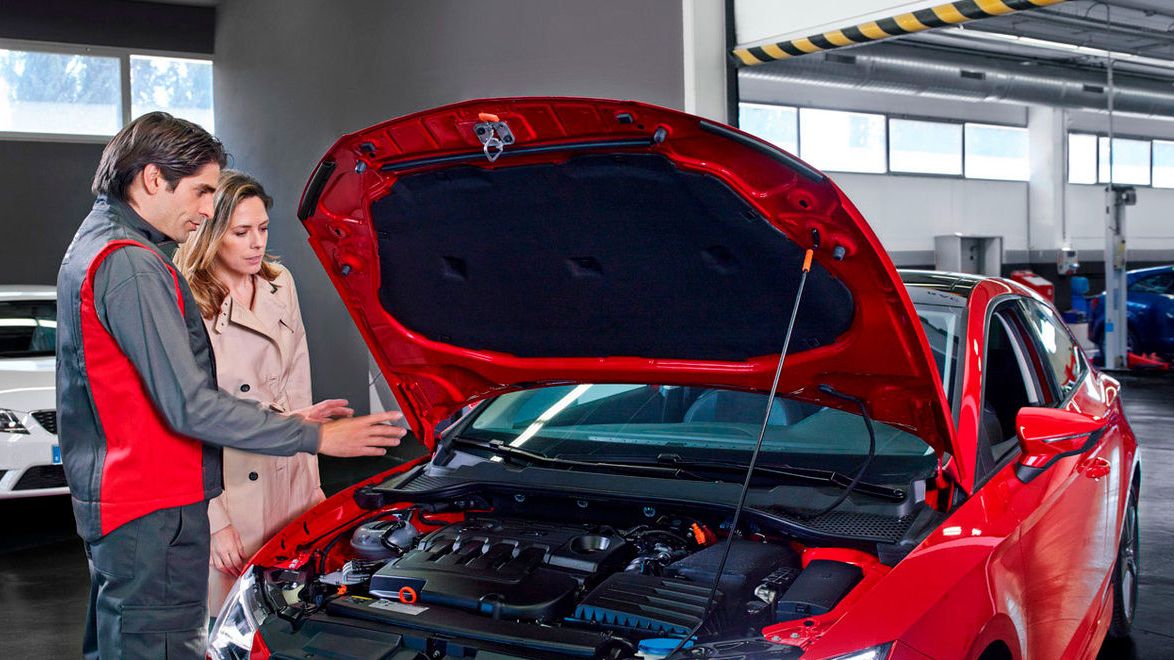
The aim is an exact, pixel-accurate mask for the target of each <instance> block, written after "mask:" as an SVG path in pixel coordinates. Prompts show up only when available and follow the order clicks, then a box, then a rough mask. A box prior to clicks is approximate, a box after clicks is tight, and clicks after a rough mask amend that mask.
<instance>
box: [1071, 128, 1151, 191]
mask: <svg viewBox="0 0 1174 660" xmlns="http://www.w3.org/2000/svg"><path fill="white" fill-rule="evenodd" d="M1071 135H1088V136H1091V137H1093V138H1095V139H1096V145H1097V148H1096V149H1094V153H1095V154H1096V161H1095V162H1094V163H1093V169H1094V171H1095V172H1096V173H1097V180H1096V181H1095V182H1093V183H1084V182H1076V181H1072V168H1071V167H1070V163H1069V160H1068V157H1067V155H1068V145H1069V142H1068V139H1069V136H1071ZM1108 137H1109V135H1108V133H1099V132H1097V131H1085V130H1075V131H1073V130H1070V131H1068V132H1067V133H1066V134H1065V140H1064V154H1065V158H1064V183H1065V184H1066V185H1070V186H1097V187H1100V188H1103V187H1105V186H1107V185H1110V184H1109V182H1108V181H1101V180H1100V178H1101V149H1100V141H1101V140H1102V139H1107V138H1108ZM1113 139H1115V140H1137V141H1139V142H1148V143H1149V145H1150V149H1149V152H1150V182H1149V183H1122V184H1119V185H1123V186H1133V187H1134V188H1154V189H1156V190H1174V186H1155V185H1154V143H1155V142H1162V143H1166V144H1170V145H1174V138H1167V137H1153V136H1145V135H1135V134H1132V133H1123V134H1118V133H1114V134H1113Z"/></svg>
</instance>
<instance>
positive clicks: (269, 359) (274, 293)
mask: <svg viewBox="0 0 1174 660" xmlns="http://www.w3.org/2000/svg"><path fill="white" fill-rule="evenodd" d="M253 277H254V279H255V284H256V287H255V291H256V292H255V293H254V298H253V308H252V309H251V310H250V309H249V308H247V307H245V306H244V305H241V304H238V303H237V302H236V301H234V300H233V298H232V296H228V297H227V298H225V300H224V304H223V305H221V306H220V313H219V314H218V315H217V316H215V317H214V318H211V319H204V323H205V325H207V327H208V337H209V339H210V340H211V342H212V349H213V351H214V353H215V355H216V381H217V384H218V385H219V386H220V389H222V390H224V391H225V392H228V393H229V394H232V395H233V396H236V397H239V398H242V399H249V400H252V401H256V402H257V403H258V405H262V406H265V407H268V408H270V409H272V410H276V411H278V412H290V411H293V410H298V409H300V408H305V407H306V406H309V405H310V404H311V403H312V400H311V393H310V357H309V353H308V352H307V349H306V331H305V328H304V327H303V326H302V314H301V308H300V307H299V305H298V296H297V291H296V290H295V288H294V282H293V278H292V277H291V276H290V274H289V271H288V270H285V269H284V268H283V269H281V274H280V275H278V277H277V279H275V280H274V281H273V282H268V281H266V280H265V279H264V278H262V277H260V276H257V275H254V276H253ZM323 499H325V496H324V495H323V494H322V488H321V485H320V481H319V478H318V457H317V456H313V455H310V454H297V455H295V456H264V455H261V454H253V453H250V452H244V451H238V450H236V449H228V448H226V449H225V450H224V492H223V493H222V494H221V495H220V496H218V497H216V498H215V499H213V500H212V501H211V502H209V503H208V520H209V523H210V527H211V531H212V532H213V533H215V532H218V531H220V530H222V529H224V528H225V527H226V526H228V525H232V526H233V527H235V528H236V531H237V533H239V534H240V537H241V543H242V544H243V545H244V550H245V557H251V556H252V555H253V554H254V553H255V552H257V550H259V549H260V548H261V545H262V544H264V543H265V541H267V540H269V538H270V537H272V536H273V535H274V534H276V533H277V532H278V531H280V530H281V529H282V528H283V527H285V525H286V524H288V523H289V522H290V521H291V520H293V519H294V518H295V517H297V516H299V515H301V514H302V513H303V512H304V511H305V510H306V509H308V508H310V507H311V506H313V505H315V504H317V503H318V502H321V501H322V500H323ZM234 581H235V578H233V577H232V576H230V575H228V574H226V573H222V572H220V571H218V570H216V569H215V568H210V569H209V579H208V611H209V616H217V615H218V614H219V613H220V606H221V604H222V603H223V602H224V598H225V596H227V595H228V590H229V589H230V588H232V584H233V582H234Z"/></svg>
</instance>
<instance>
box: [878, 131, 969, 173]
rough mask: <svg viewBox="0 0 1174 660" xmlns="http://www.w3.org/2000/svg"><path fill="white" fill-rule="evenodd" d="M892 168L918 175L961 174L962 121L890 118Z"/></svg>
mask: <svg viewBox="0 0 1174 660" xmlns="http://www.w3.org/2000/svg"><path fill="white" fill-rule="evenodd" d="M889 169H890V170H891V171H893V172H910V173H918V174H952V175H956V176H957V175H961V174H962V124H952V123H946V122H940V121H922V120H914V119H890V120H889Z"/></svg>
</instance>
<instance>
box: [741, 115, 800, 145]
mask: <svg viewBox="0 0 1174 660" xmlns="http://www.w3.org/2000/svg"><path fill="white" fill-rule="evenodd" d="M738 126H740V127H741V128H742V130H744V131H746V132H747V133H750V134H751V135H756V136H758V137H760V138H762V139H763V140H766V141H767V142H770V143H771V144H773V145H775V146H776V147H779V148H780V149H783V150H785V151H787V152H789V153H793V154H797V153H799V111H798V110H797V109H795V108H791V107H787V106H783V105H764V104H761V103H739V104H738Z"/></svg>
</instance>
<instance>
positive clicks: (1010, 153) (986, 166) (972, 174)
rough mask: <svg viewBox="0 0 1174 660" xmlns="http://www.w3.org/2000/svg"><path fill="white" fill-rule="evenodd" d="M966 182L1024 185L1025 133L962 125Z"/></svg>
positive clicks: (1027, 170) (1026, 174)
mask: <svg viewBox="0 0 1174 660" xmlns="http://www.w3.org/2000/svg"><path fill="white" fill-rule="evenodd" d="M965 138H966V178H968V179H999V180H1004V181H1027V180H1028V178H1029V176H1030V168H1029V162H1028V157H1027V129H1026V128H1018V127H1016V126H995V125H992V124H972V123H968V124H966V131H965Z"/></svg>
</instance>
